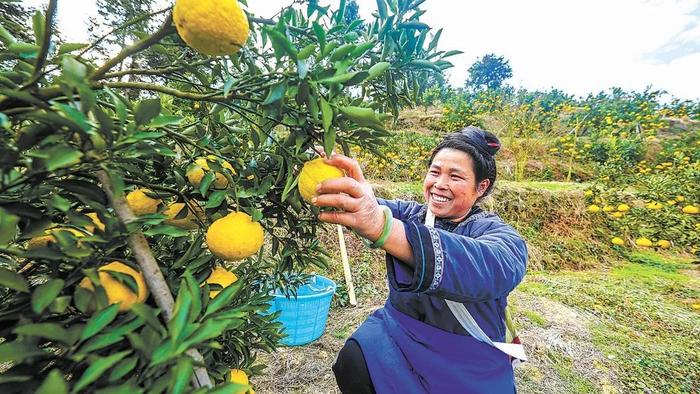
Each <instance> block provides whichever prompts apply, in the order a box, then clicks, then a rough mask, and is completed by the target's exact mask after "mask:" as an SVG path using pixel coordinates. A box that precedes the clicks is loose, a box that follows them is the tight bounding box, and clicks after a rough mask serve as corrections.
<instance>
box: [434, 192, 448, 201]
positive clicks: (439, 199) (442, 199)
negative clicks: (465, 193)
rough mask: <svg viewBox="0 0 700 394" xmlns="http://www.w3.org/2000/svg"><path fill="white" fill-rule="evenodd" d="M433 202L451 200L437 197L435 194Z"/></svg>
mask: <svg viewBox="0 0 700 394" xmlns="http://www.w3.org/2000/svg"><path fill="white" fill-rule="evenodd" d="M433 200H435V201H437V202H448V201H449V199H448V198H447V197H442V196H436V195H435V194H433Z"/></svg>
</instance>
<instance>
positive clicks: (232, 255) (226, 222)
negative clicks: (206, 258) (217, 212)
mask: <svg viewBox="0 0 700 394" xmlns="http://www.w3.org/2000/svg"><path fill="white" fill-rule="evenodd" d="M263 240H264V233H263V228H262V226H261V225H260V223H258V222H254V221H253V219H252V218H251V217H250V215H248V214H246V213H244V212H232V213H230V214H228V215H226V216H224V217H223V218H221V219H218V220H216V221H215V222H214V223H212V225H211V226H209V229H208V230H207V246H208V247H209V250H210V251H211V252H212V253H213V254H214V255H215V256H218V257H220V258H222V259H224V260H228V261H236V260H242V259H245V258H247V257H250V256H252V255H254V254H256V253H257V252H258V251H259V250H260V248H261V247H262V244H263Z"/></svg>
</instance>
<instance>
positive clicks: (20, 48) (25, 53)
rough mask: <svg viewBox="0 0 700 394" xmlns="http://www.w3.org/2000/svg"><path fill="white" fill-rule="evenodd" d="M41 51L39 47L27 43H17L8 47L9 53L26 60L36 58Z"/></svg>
mask: <svg viewBox="0 0 700 394" xmlns="http://www.w3.org/2000/svg"><path fill="white" fill-rule="evenodd" d="M40 49H41V47H39V45H35V44H27V43H26V42H15V43H12V44H10V46H9V47H7V50H8V51H10V52H12V53H16V54H18V55H19V56H20V57H22V58H25V59H28V58H33V57H36V56H37V55H38V54H39V50H40Z"/></svg>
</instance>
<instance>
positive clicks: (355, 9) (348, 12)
mask: <svg viewBox="0 0 700 394" xmlns="http://www.w3.org/2000/svg"><path fill="white" fill-rule="evenodd" d="M344 17H345V23H346V24H348V25H349V24H350V23H352V22H354V21H355V20H356V19H359V18H360V6H359V5H357V2H356V1H355V0H350V1H348V3H347V5H346V6H345V15H344Z"/></svg>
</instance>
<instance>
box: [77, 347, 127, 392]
mask: <svg viewBox="0 0 700 394" xmlns="http://www.w3.org/2000/svg"><path fill="white" fill-rule="evenodd" d="M129 353H131V350H125V351H123V352H119V353H115V354H113V355H111V356H109V357H100V358H98V359H96V360H95V361H93V362H91V363H90V366H89V367H88V368H87V369H86V370H85V372H83V374H82V375H81V376H80V380H78V383H76V384H75V386H74V387H73V391H71V392H72V393H77V392H79V391H80V390H82V389H84V388H85V387H87V386H88V385H89V384H90V383H92V382H94V381H95V380H97V379H98V378H99V377H100V376H102V374H103V373H105V372H106V371H107V370H108V369H109V368H110V367H112V366H113V365H114V364H116V363H117V362H119V361H120V360H121V359H123V358H124V357H126V356H127V355H128V354H129Z"/></svg>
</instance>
